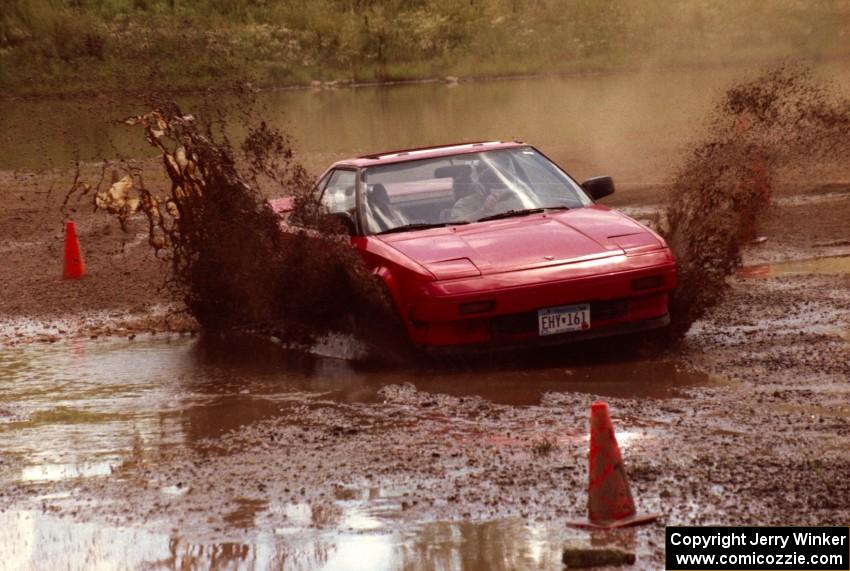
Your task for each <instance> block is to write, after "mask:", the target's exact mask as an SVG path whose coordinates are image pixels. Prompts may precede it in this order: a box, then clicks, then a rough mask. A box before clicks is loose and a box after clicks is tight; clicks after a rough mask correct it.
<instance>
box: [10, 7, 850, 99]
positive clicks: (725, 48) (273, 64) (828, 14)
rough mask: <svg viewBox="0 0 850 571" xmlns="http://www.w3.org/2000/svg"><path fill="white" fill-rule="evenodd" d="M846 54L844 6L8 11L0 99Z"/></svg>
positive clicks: (847, 14)
mask: <svg viewBox="0 0 850 571" xmlns="http://www.w3.org/2000/svg"><path fill="white" fill-rule="evenodd" d="M845 46H850V4H848V3H847V2H844V1H842V0H773V1H771V2H763V1H762V0H713V1H703V0H685V1H678V2H668V1H666V0H620V1H615V0H383V1H381V0H282V1H274V0H191V1H190V0H3V8H2V12H0V90H4V91H7V92H14V93H57V92H61V93H69V92H83V91H98V90H119V91H120V90H137V89H142V88H145V87H157V88H172V89H196V88H205V87H217V86H223V85H226V84H227V83H228V82H231V81H251V82H253V83H255V84H257V85H261V86H285V85H295V84H308V83H310V82H311V81H316V80H319V81H337V80H338V81H357V82H369V81H388V80H406V79H417V78H424V77H439V76H446V75H457V76H479V77H480V76H492V75H507V74H524V73H547V72H569V71H580V70H598V69H611V68H617V67H627V66H634V65H640V64H643V63H646V62H647V61H648V62H651V63H657V64H662V65H675V64H680V63H706V62H721V61H730V60H762V59H767V58H778V57H786V56H792V55H793V56H796V57H818V56H824V55H832V54H835V53H838V52H839V51H841V50H846V49H847V48H845Z"/></svg>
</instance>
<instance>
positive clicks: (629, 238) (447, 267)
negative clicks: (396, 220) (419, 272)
mask: <svg viewBox="0 0 850 571" xmlns="http://www.w3.org/2000/svg"><path fill="white" fill-rule="evenodd" d="M379 238H380V239H382V240H383V241H384V242H386V243H387V244H389V245H391V246H392V247H393V248H395V249H396V250H398V251H399V252H401V253H403V254H404V255H406V256H407V257H409V258H411V259H412V260H414V261H416V262H418V263H419V264H421V265H423V266H424V267H425V268H427V269H428V270H429V271H430V272H431V273H433V274H434V275H435V276H436V277H437V278H438V279H451V278H457V277H468V276H473V275H481V274H492V273H499V272H506V271H513V270H522V269H528V268H533V267H541V266H551V265H558V264H564V263H571V262H577V261H584V260H591V259H597V258H604V257H610V256H621V255H624V254H628V253H633V252H638V251H644V250H652V249H658V248H661V247H663V246H664V243H663V242H662V241H661V240H660V239H659V238H658V237H657V236H656V235H655V234H654V233H652V232H651V231H650V230H648V229H647V228H645V227H644V226H642V225H641V224H639V223H637V222H635V221H634V220H632V219H631V218H629V217H628V216H626V215H624V214H622V213H619V212H616V211H613V210H610V209H608V208H606V207H603V206H598V205H596V206H592V207H587V208H581V209H576V210H569V211H565V212H552V213H548V214H536V215H529V216H524V217H519V218H509V219H504V220H493V221H490V222H483V223H477V224H470V225H468V226H466V225H464V226H449V227H445V228H437V229H430V230H422V231H416V232H402V233H397V234H385V235H382V236H379Z"/></svg>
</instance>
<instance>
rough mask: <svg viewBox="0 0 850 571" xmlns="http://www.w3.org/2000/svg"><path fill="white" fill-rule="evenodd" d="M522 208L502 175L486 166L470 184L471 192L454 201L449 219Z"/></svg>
mask: <svg viewBox="0 0 850 571" xmlns="http://www.w3.org/2000/svg"><path fill="white" fill-rule="evenodd" d="M522 208H523V204H522V201H520V200H519V198H518V197H517V195H516V193H515V192H514V191H513V190H511V189H510V188H509V187H508V185H507V184H506V182H505V181H504V180H503V179H502V177H501V176H500V175H499V174H498V173H497V172H496V171H495V170H493V169H491V168H488V169H487V170H485V171H484V172H483V173H482V174H481V175H480V176H479V177H478V181H477V182H475V183H473V184H472V192H471V193H469V194H468V195H466V196H464V197H463V198H460V199H459V200H458V201H457V202H455V204H454V206H453V207H452V209H451V212H450V213H449V217H448V218H449V220H465V221H469V222H472V221H475V220H478V219H480V218H483V217H485V216H492V215H493V214H499V213H501V212H506V211H508V210H519V209H522Z"/></svg>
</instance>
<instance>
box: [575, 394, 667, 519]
mask: <svg viewBox="0 0 850 571" xmlns="http://www.w3.org/2000/svg"><path fill="white" fill-rule="evenodd" d="M589 475H590V481H589V482H588V486H587V494H588V497H587V519H588V521H586V522H585V521H582V522H570V525H572V526H574V527H583V528H590V529H613V528H617V527H628V526H631V525H639V524H642V523H649V522H651V521H655V520H656V519H657V518H658V514H646V515H637V512H636V511H635V502H634V500H632V493H631V491H629V482H628V480H627V479H626V472H625V470H624V469H623V457H622V456H620V448H619V447H618V446H617V437H616V436H614V426H613V425H612V424H611V417H610V416H609V415H608V404H607V403H604V402H595V403H593V405H591V407H590V471H589Z"/></svg>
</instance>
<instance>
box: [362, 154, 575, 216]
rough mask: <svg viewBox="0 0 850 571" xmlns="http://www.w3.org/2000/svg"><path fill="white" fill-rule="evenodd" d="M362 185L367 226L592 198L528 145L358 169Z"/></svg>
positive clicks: (529, 209)
mask: <svg viewBox="0 0 850 571" xmlns="http://www.w3.org/2000/svg"><path fill="white" fill-rule="evenodd" d="M362 192H363V203H364V213H365V217H366V225H367V228H368V230H369V231H370V232H371V233H382V232H401V231H404V230H406V229H420V228H428V227H432V226H444V225H451V224H468V223H472V222H479V221H481V220H485V219H495V218H504V217H509V216H524V215H526V214H530V213H535V212H541V211H545V210H546V209H568V208H581V207H582V206H586V205H588V204H591V203H592V201H591V200H590V198H589V197H588V196H587V195H586V194H585V193H584V192H583V191H582V189H581V188H580V187H579V186H578V185H577V184H576V183H575V182H574V181H573V180H572V179H571V178H570V177H569V176H567V175H566V174H565V173H564V172H563V171H562V170H561V169H559V168H558V167H557V166H555V165H554V164H553V163H552V162H551V161H550V160H549V159H547V158H546V157H544V156H543V155H541V154H540V153H539V152H537V151H536V150H534V149H533V148H531V147H515V148H511V149H499V150H493V151H482V152H479V153H464V154H459V155H451V156H447V157H439V158H435V159H422V160H416V161H406V162H402V163H393V164H388V165H381V166H375V167H370V168H368V169H366V170H365V171H364V174H363V185H362Z"/></svg>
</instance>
